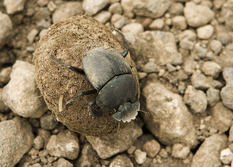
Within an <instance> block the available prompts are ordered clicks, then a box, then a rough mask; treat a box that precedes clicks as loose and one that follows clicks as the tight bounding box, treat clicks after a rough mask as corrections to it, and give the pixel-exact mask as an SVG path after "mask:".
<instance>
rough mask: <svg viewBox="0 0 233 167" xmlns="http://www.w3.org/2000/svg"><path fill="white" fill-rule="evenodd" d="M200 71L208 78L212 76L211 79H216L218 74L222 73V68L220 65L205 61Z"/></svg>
mask: <svg viewBox="0 0 233 167" xmlns="http://www.w3.org/2000/svg"><path fill="white" fill-rule="evenodd" d="M201 70H202V71H203V72H204V73H205V74H206V75H209V76H212V77H213V78H218V75H219V73H220V72H221V71H222V68H221V66H220V65H218V64H217V63H215V62H214V61H206V62H204V64H203V65H202V68H201Z"/></svg>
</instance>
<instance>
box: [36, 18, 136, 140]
mask: <svg viewBox="0 0 233 167" xmlns="http://www.w3.org/2000/svg"><path fill="white" fill-rule="evenodd" d="M97 47H104V48H109V49H112V50H115V51H117V52H119V53H121V52H123V51H124V50H125V48H124V46H123V42H122V40H121V38H119V37H118V36H116V35H114V34H113V33H112V31H111V30H110V29H108V28H107V27H106V26H104V25H103V24H101V23H99V22H98V21H96V20H94V19H93V18H91V17H88V16H75V17H72V18H70V19H68V20H65V21H62V22H59V23H57V24H54V25H52V26H51V27H50V28H49V29H48V31H47V32H46V34H45V35H44V36H43V37H42V38H41V39H40V41H39V42H38V44H37V48H36V51H35V53H34V62H35V69H36V81H37V84H38V87H39V89H40V91H41V94H42V95H43V97H44V100H45V102H46V104H47V106H48V108H49V109H50V110H51V111H52V112H53V113H54V114H55V116H56V118H57V120H58V121H60V122H62V123H63V124H64V125H66V126H67V127H68V128H69V129H70V130H72V131H75V132H79V133H82V134H85V135H91V136H102V135H106V134H109V133H113V132H116V130H117V127H118V121H116V120H114V119H113V118H112V114H113V113H114V111H112V112H109V111H107V110H105V109H100V108H99V107H98V106H94V108H95V112H96V113H98V115H99V116H98V117H97V118H93V116H92V115H90V112H89V111H88V104H89V103H90V102H91V101H93V99H95V98H96V94H90V95H84V96H80V97H78V98H77V99H76V100H75V101H74V102H72V103H70V104H69V105H65V104H66V102H67V101H68V100H70V99H71V98H72V97H73V96H74V95H77V94H79V93H81V92H83V91H87V90H92V89H93V86H92V85H91V84H90V82H89V81H88V79H87V77H86V76H85V75H82V74H78V73H75V72H73V71H72V70H70V69H68V68H65V67H63V66H61V65H60V64H58V63H56V62H54V61H52V60H51V58H50V56H53V57H54V58H57V59H59V60H60V61H62V62H63V63H65V64H67V65H71V66H74V67H78V68H81V69H83V67H82V59H83V57H84V56H85V55H86V53H87V52H88V51H90V50H92V49H94V48H97ZM125 59H126V61H127V63H128V64H129V65H130V66H133V68H132V72H133V75H134V77H135V78H136V80H137V82H138V78H137V72H136V67H135V64H134V63H133V61H132V59H131V58H130V55H129V54H128V55H127V56H126V58H125ZM138 88H139V86H138ZM122 124H123V123H121V127H122Z"/></svg>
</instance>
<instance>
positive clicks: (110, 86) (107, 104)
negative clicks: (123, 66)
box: [96, 74, 138, 109]
mask: <svg viewBox="0 0 233 167" xmlns="http://www.w3.org/2000/svg"><path fill="white" fill-rule="evenodd" d="M137 90H138V88H137V82H136V80H135V79H134V77H133V76H132V75H131V74H125V75H119V76H115V77H114V78H113V79H112V80H111V81H109V82H108V83H107V84H106V85H105V86H104V87H103V88H102V89H101V90H100V91H99V93H98V96H97V97H96V103H97V105H98V106H100V107H102V108H117V109H118V107H119V106H120V105H121V104H123V103H124V102H127V101H132V100H135V99H136V97H137Z"/></svg>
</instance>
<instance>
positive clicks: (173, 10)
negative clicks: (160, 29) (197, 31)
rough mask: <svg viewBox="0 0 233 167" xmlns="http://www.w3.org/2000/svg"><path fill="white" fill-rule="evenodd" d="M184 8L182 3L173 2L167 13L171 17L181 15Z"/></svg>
mask: <svg viewBox="0 0 233 167" xmlns="http://www.w3.org/2000/svg"><path fill="white" fill-rule="evenodd" d="M183 10H184V6H183V4H182V3H176V2H173V3H172V4H171V6H170V8H169V13H170V14H171V15H175V16H177V15H181V14H182V13H183Z"/></svg>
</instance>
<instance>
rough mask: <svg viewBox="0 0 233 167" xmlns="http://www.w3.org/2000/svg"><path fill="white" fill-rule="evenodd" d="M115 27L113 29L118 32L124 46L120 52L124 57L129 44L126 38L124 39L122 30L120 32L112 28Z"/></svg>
mask: <svg viewBox="0 0 233 167" xmlns="http://www.w3.org/2000/svg"><path fill="white" fill-rule="evenodd" d="M114 29H115V31H117V32H118V33H119V34H120V36H121V39H122V40H123V45H124V47H125V50H124V51H123V52H122V53H121V55H122V57H124V58H125V57H126V56H127V54H128V52H129V46H128V43H127V41H126V39H125V36H124V35H123V34H122V32H120V31H119V30H118V29H116V28H114Z"/></svg>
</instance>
